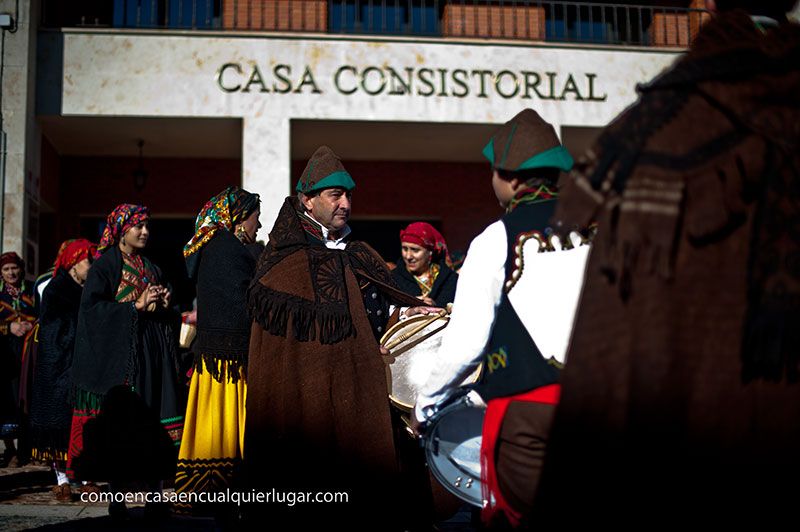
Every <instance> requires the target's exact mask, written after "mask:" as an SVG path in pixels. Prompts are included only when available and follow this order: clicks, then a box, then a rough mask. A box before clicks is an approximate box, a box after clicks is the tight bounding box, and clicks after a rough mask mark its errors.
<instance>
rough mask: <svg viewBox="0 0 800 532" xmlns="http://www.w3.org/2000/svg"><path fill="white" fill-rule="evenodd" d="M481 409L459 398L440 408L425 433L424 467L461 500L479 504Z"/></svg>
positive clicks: (478, 505) (481, 498)
mask: <svg viewBox="0 0 800 532" xmlns="http://www.w3.org/2000/svg"><path fill="white" fill-rule="evenodd" d="M483 415H484V410H483V409H482V408H476V407H474V406H471V405H468V404H467V403H466V401H464V400H462V401H459V402H457V403H455V404H453V405H450V406H448V407H447V408H445V409H443V410H442V411H441V412H440V413H439V414H437V415H436V416H435V417H434V418H433V420H432V421H431V426H430V428H429V430H428V431H427V432H426V433H425V436H424V439H425V455H426V457H427V459H428V467H429V468H430V470H431V473H433V476H434V477H436V480H438V481H439V482H440V483H441V484H442V486H444V487H445V488H446V489H447V490H448V491H450V492H451V493H452V494H454V495H455V496H456V497H458V498H460V499H461V500H463V501H465V502H467V503H469V504H471V505H473V506H477V507H478V508H482V507H483V497H482V495H481V441H482V438H481V433H482V431H483Z"/></svg>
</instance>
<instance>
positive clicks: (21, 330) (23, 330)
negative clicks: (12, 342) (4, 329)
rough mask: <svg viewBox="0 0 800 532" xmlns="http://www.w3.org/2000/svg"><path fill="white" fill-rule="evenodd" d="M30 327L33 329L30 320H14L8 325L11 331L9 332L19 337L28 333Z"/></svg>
mask: <svg viewBox="0 0 800 532" xmlns="http://www.w3.org/2000/svg"><path fill="white" fill-rule="evenodd" d="M31 329H33V325H31V324H30V322H27V321H15V322H12V323H11V325H10V326H9V327H8V330H10V331H11V334H13V335H14V336H20V337H22V336H25V335H26V334H28V331H30V330H31Z"/></svg>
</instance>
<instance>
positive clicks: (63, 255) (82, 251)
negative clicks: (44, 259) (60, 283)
mask: <svg viewBox="0 0 800 532" xmlns="http://www.w3.org/2000/svg"><path fill="white" fill-rule="evenodd" d="M95 253H97V244H95V243H93V242H89V241H88V240H86V239H85V238H77V239H72V240H65V241H64V243H63V244H61V247H60V248H59V249H58V257H56V263H55V264H54V265H53V277H55V276H56V274H57V273H58V270H66V271H69V269H70V268H72V267H73V266H75V265H76V264H78V263H79V262H80V261H82V260H83V259H88V258H89V257H94V255H95Z"/></svg>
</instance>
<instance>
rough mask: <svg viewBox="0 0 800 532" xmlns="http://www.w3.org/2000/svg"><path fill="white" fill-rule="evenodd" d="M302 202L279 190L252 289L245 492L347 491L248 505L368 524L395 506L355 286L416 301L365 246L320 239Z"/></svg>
mask: <svg viewBox="0 0 800 532" xmlns="http://www.w3.org/2000/svg"><path fill="white" fill-rule="evenodd" d="M298 210H299V205H298V204H297V203H296V201H295V200H294V199H293V198H289V199H287V201H286V202H285V204H284V206H283V208H282V209H281V211H280V213H279V215H278V218H277V220H276V222H275V226H274V227H273V229H272V232H271V233H270V239H269V243H268V244H267V248H266V250H265V252H264V254H263V256H262V257H261V259H260V260H259V265H258V270H257V272H256V276H255V278H254V280H253V283H252V284H251V286H250V290H249V294H248V302H249V307H250V309H251V312H252V314H253V318H254V321H255V322H254V324H253V328H252V335H251V341H250V354H249V357H250V365H249V370H248V371H249V372H248V395H247V421H246V431H245V446H244V449H245V454H244V471H245V472H246V474H248V475H250V478H249V484H250V486H249V487H250V488H253V489H259V488H263V487H265V486H269V487H275V488H276V489H278V490H286V489H289V490H293V489H297V490H299V491H317V490H321V491H328V490H330V491H348V492H349V494H350V502H349V503H348V504H335V505H316V506H315V505H304V506H302V507H301V506H299V505H298V506H295V507H294V508H289V507H285V506H281V505H275V504H272V505H266V506H265V505H260V506H256V507H254V508H253V509H252V510H253V511H254V512H274V513H280V512H287V513H289V514H291V516H290V517H291V519H292V522H294V523H297V522H298V521H297V520H298V519H301V518H302V519H304V520H309V521H311V520H314V519H317V518H318V519H320V522H325V521H330V520H331V519H332V518H333V516H342V517H346V518H347V519H349V520H348V521H347V523H348V526H353V525H354V524H355V523H357V522H359V521H361V522H362V524H366V523H370V524H372V522H373V521H372V519H371V517H370V516H374V515H375V513H380V512H385V511H389V509H390V508H392V507H393V506H394V505H395V504H396V499H395V498H394V496H393V493H394V490H396V489H397V482H396V481H397V461H396V454H395V446H394V443H393V440H392V425H391V418H390V413H389V400H388V389H387V384H386V368H385V366H384V363H383V361H382V360H381V357H380V355H379V350H378V343H377V341H376V340H375V333H374V331H373V329H372V325H371V324H370V321H369V319H368V317H367V313H366V310H365V307H364V300H363V294H362V287H363V289H366V290H369V288H368V287H374V288H375V289H377V290H379V291H380V292H381V293H382V294H383V296H384V297H389V298H391V299H392V301H394V302H395V303H398V304H406V305H408V304H411V303H413V302H414V299H413V298H412V297H411V296H408V295H406V294H403V293H402V292H400V290H398V289H397V288H396V287H395V286H394V285H393V283H392V280H391V275H390V274H389V272H388V271H387V270H386V268H385V266H384V263H383V261H382V260H381V258H380V257H379V256H378V255H377V253H375V251H373V250H372V249H371V248H370V247H368V246H367V245H366V244H364V243H362V242H350V243H349V244H348V245H347V248H346V250H335V249H328V248H326V247H325V246H324V244H323V243H322V241H321V240H319V239H318V238H316V237H315V236H314V235H313V234H312V233H311V232H313V230H314V228H313V227H311V226H308V223H311V222H308V221H307V220H304V216H302V215H300V214H299V213H298ZM369 297H370V298H371V295H370V296H369ZM386 318H388V316H387V317H386ZM384 325H385V323H384ZM251 449H252V451H251ZM276 457H279V458H277V459H276ZM378 486H381V488H380V489H377V487H378ZM267 506H268V507H267ZM287 517H289V516H287Z"/></svg>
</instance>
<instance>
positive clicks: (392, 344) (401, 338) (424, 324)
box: [383, 310, 447, 351]
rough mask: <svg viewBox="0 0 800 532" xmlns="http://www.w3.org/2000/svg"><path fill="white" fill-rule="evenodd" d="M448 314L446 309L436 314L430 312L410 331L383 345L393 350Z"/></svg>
mask: <svg viewBox="0 0 800 532" xmlns="http://www.w3.org/2000/svg"><path fill="white" fill-rule="evenodd" d="M446 315H447V311H446V310H441V311H439V312H437V313H436V314H428V319H426V320H420V322H419V325H417V326H415V327H414V328H413V329H411V330H410V331H408V332H406V333H404V334H401V335H400V336H398V337H397V338H394V339H392V340H390V341H389V342H387V343H386V345H385V346H383V347H385V348H386V349H388V350H390V351H391V350H392V349H394V348H395V347H397V346H398V345H399V344H401V343H402V342H405V341H406V340H408V339H409V338H411V337H412V336H414V335H415V334H417V333H418V332H419V331H421V330H422V329H424V328H425V327H427V326H428V325H430V324H431V323H433V322H434V321H436V320H438V319H439V318H441V317H444V316H446Z"/></svg>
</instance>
